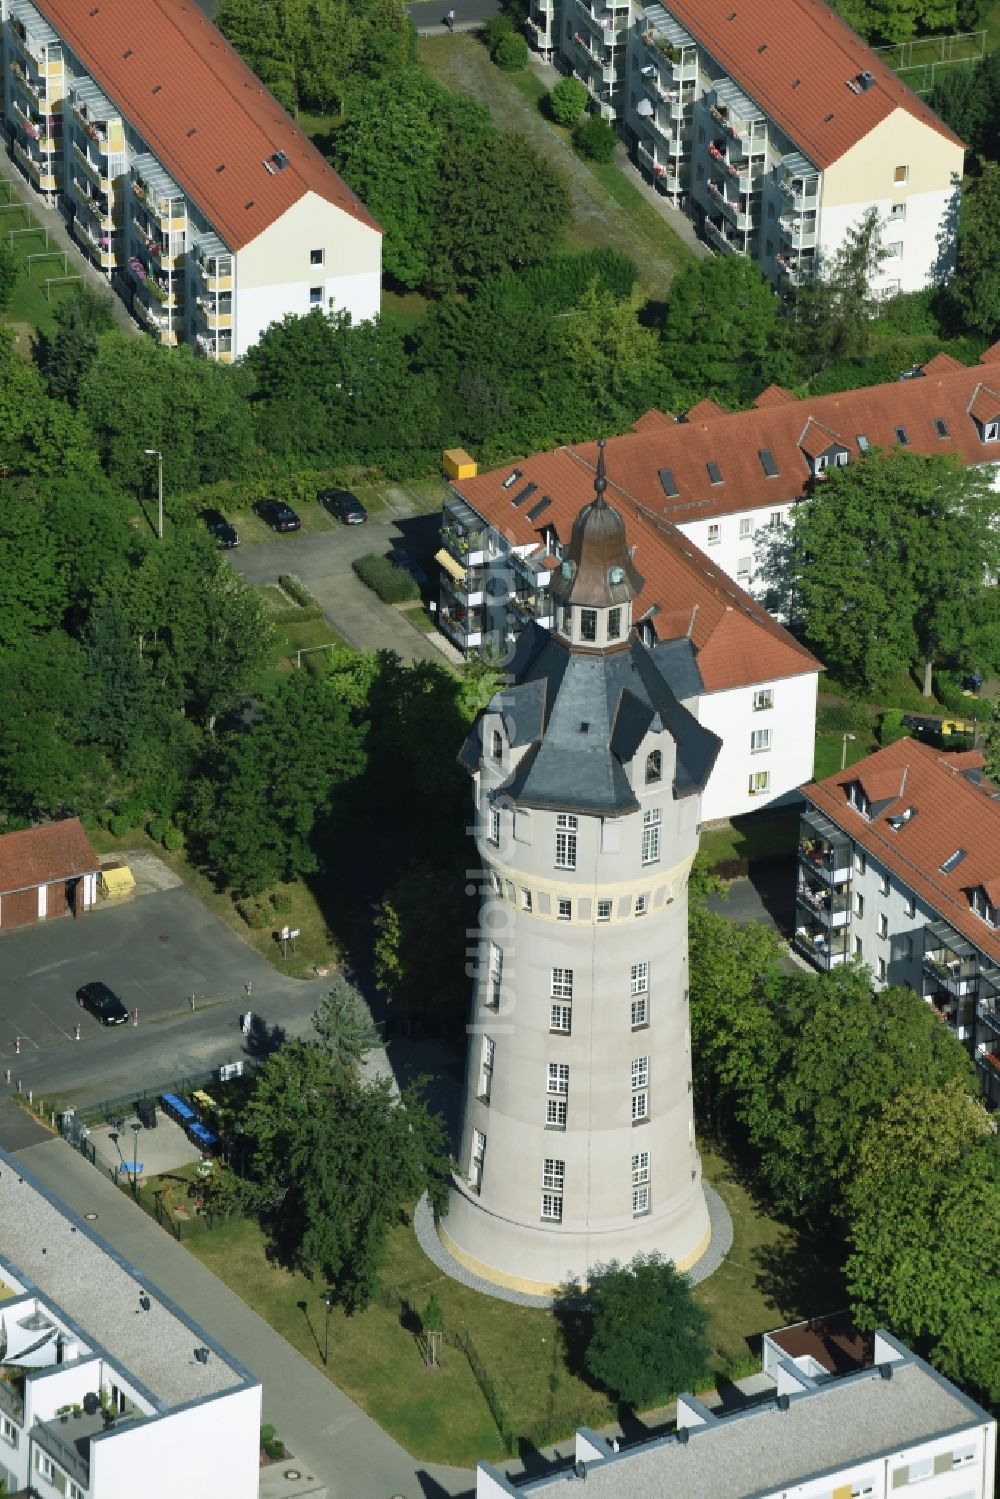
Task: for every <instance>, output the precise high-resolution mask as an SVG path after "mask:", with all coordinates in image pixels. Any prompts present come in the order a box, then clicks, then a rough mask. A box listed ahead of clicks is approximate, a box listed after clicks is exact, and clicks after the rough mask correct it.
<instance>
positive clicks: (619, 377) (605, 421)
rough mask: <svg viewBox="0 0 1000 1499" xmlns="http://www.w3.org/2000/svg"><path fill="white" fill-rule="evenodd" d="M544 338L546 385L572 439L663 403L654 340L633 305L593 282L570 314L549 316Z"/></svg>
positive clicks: (665, 390)
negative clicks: (547, 331)
mask: <svg viewBox="0 0 1000 1499" xmlns="http://www.w3.org/2000/svg"><path fill="white" fill-rule="evenodd" d="M546 342H547V346H548V356H547V359H546V366H547V369H548V371H549V372H550V373H549V380H548V384H549V385H550V389H551V391H552V393H553V394H555V396H556V405H557V407H558V409H559V411H560V418H561V420H562V422H563V423H564V424H565V426H564V430H566V429H569V432H570V433H571V434H572V435H573V436H575V437H577V438H578V439H582V438H584V437H585V436H589V435H591V434H592V433H593V431H594V430H595V428H597V429H598V430H603V431H620V430H621V429H622V428H623V427H627V426H628V425H629V424H630V423H631V422H633V421H635V419H636V417H637V416H639V415H641V413H642V412H643V411H647V410H648V409H649V408H650V407H651V406H657V405H661V404H663V405H667V404H669V399H668V398H669V393H670V389H671V388H669V387H668V386H667V382H666V379H665V373H664V368H663V362H662V359H661V354H660V341H659V339H658V338H657V336H656V334H655V333H654V331H653V330H652V329H651V328H644V327H642V326H641V324H640V323H639V320H638V315H637V308H636V306H635V304H634V303H632V302H627V301H621V300H620V299H618V298H617V297H616V296H615V295H614V293H613V292H610V291H607V290H604V289H602V288H600V287H598V286H597V284H596V282H595V283H593V284H591V286H589V287H588V288H587V290H586V291H585V292H584V294H583V296H582V297H581V298H580V300H579V302H578V304H577V305H576V307H574V308H573V310H572V311H571V312H570V313H567V314H566V315H565V316H562V317H555V318H553V319H552V321H551V323H550V325H549V334H548V338H547V340H546ZM665 398H667V399H665Z"/></svg>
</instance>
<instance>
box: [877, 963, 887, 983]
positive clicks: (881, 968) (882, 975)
mask: <svg viewBox="0 0 1000 1499" xmlns="http://www.w3.org/2000/svg"><path fill="white" fill-rule="evenodd" d="M887 973H888V968H887V966H886V961H885V958H879V960H878V981H879V983H880V984H884V983H885V980H886V974H887Z"/></svg>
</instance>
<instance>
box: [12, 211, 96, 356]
mask: <svg viewBox="0 0 1000 1499" xmlns="http://www.w3.org/2000/svg"><path fill="white" fill-rule="evenodd" d="M14 201H15V202H16V199H15V200H14ZM36 224H37V220H36V219H35V217H34V215H33V214H32V213H31V210H30V209H29V208H28V206H27V204H20V205H19V206H18V207H12V208H10V209H8V210H7V211H5V212H3V213H0V236H3V237H6V236H7V235H8V234H9V233H10V231H11V230H14V229H16V230H21V229H26V228H32V226H34V225H36ZM13 249H14V254H15V255H16V257H17V259H18V262H19V264H20V267H21V274H20V276H19V277H18V278H17V282H16V283H15V286H14V294H13V296H12V297H11V302H10V306H9V307H8V309H7V311H6V313H5V314H4V322H5V323H8V324H10V323H28V324H30V325H31V326H32V327H33V328H35V329H36V330H37V331H38V332H39V333H52V332H53V331H54V329H55V323H54V321H53V317H52V313H53V310H54V308H55V306H56V304H57V303H58V301H59V300H60V299H61V298H62V297H64V296H66V295H68V294H69V293H70V292H71V291H73V290H74V289H76V288H77V287H79V285H80V281H64V282H62V283H61V284H60V285H58V286H53V287H51V288H50V292H49V296H48V297H47V296H46V295H45V282H46V278H48V277H52V276H63V275H64V274H65V275H76V274H77V269H76V267H75V266H74V265H73V263H72V261H71V260H70V261H69V262H68V265H69V269H68V271H67V270H64V265H65V264H67V262H64V261H63V251H62V250H57V249H56V246H55V242H54V240H52V238H51V236H50V241H49V246H48V252H49V253H50V254H51V255H52V257H53V258H52V259H51V260H37V261H35V262H34V263H33V265H32V266H31V269H30V273H29V268H28V259H27V257H28V256H29V255H40V254H45V253H46V244H45V230H44V228H42V227H41V226H40V225H39V226H38V227H37V228H35V230H34V232H33V233H32V234H16V235H15V236H14V240H13ZM57 257H58V258H57ZM81 280H82V278H81Z"/></svg>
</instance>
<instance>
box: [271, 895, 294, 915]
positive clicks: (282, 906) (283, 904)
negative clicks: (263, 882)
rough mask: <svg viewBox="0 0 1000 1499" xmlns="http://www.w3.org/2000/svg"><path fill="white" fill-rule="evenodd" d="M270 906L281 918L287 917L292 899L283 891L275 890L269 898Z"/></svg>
mask: <svg viewBox="0 0 1000 1499" xmlns="http://www.w3.org/2000/svg"><path fill="white" fill-rule="evenodd" d="M271 905H272V906H273V907H274V909H275V910H276V911H277V912H278V913H279V915H281V916H287V915H288V913H289V911H290V910H291V909H292V897H291V896H290V895H286V894H285V892H284V891H283V890H275V892H274V894H273V895H272V896H271Z"/></svg>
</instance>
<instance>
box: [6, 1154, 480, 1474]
mask: <svg viewBox="0 0 1000 1499" xmlns="http://www.w3.org/2000/svg"><path fill="white" fill-rule="evenodd" d="M17 1155H18V1159H19V1160H21V1161H22V1162H23V1163H24V1165H25V1166H26V1167H27V1169H28V1170H29V1171H30V1172H31V1173H32V1175H33V1176H35V1177H36V1178H37V1179H38V1181H39V1182H40V1183H41V1185H42V1186H43V1187H45V1188H47V1189H48V1190H49V1191H50V1192H52V1193H53V1194H54V1195H55V1196H57V1197H59V1198H61V1200H62V1201H63V1202H65V1203H66V1204H67V1205H68V1206H69V1207H71V1208H72V1209H73V1210H74V1211H75V1212H77V1213H80V1214H84V1213H96V1214H97V1215H98V1217H97V1221H96V1223H95V1225H94V1227H95V1229H96V1231H97V1232H98V1233H100V1234H101V1235H102V1237H103V1238H105V1239H106V1240H107V1241H108V1243H109V1244H110V1245H111V1246H112V1247H113V1248H114V1249H116V1250H117V1251H118V1252H119V1253H120V1254H122V1255H124V1256H125V1258H126V1259H127V1260H129V1261H131V1263H132V1264H134V1265H136V1266H141V1267H142V1270H143V1273H144V1274H146V1275H148V1276H149V1277H150V1279H151V1280H153V1281H154V1282H155V1284H156V1285H157V1286H158V1287H159V1288H160V1290H162V1291H163V1292H164V1293H165V1294H166V1295H167V1296H168V1297H170V1298H171V1299H172V1300H173V1301H175V1302H176V1303H177V1305H178V1306H179V1307H181V1308H182V1310H183V1311H185V1312H186V1313H187V1314H188V1316H190V1317H191V1318H192V1319H193V1320H194V1321H195V1322H197V1323H198V1324H199V1325H200V1326H202V1327H204V1328H205V1331H206V1332H209V1333H210V1334H211V1335H212V1337H213V1338H216V1339H218V1341H219V1342H220V1343H221V1344H222V1346H223V1347H224V1348H226V1349H227V1350H228V1351H229V1352H230V1353H232V1354H233V1355H234V1356H235V1357H236V1358H237V1359H238V1360H239V1361H240V1362H241V1363H243V1364H244V1365H245V1366H246V1367H247V1368H248V1369H249V1370H251V1372H252V1373H253V1374H255V1375H256V1377H257V1378H258V1379H259V1380H260V1381H261V1383H262V1384H263V1396H264V1419H265V1420H266V1421H268V1422H270V1423H272V1424H273V1425H274V1426H275V1427H276V1428H277V1430H278V1433H279V1435H280V1436H281V1438H282V1440H283V1441H284V1442H285V1443H286V1444H287V1445H288V1447H289V1449H290V1450H291V1451H292V1452H293V1453H294V1454H295V1457H296V1459H297V1464H296V1465H297V1466H299V1467H301V1468H302V1469H304V1470H310V1471H311V1472H312V1473H313V1474H315V1476H316V1477H318V1478H320V1479H321V1480H322V1481H323V1482H324V1483H326V1484H327V1485H328V1486H329V1492H330V1495H331V1499H397V1496H398V1499H444V1496H446V1495H455V1496H457V1495H471V1494H472V1493H473V1491H474V1482H475V1481H474V1477H473V1474H472V1473H471V1472H470V1471H468V1470H466V1469H463V1468H443V1467H436V1466H431V1465H429V1464H425V1463H420V1462H419V1461H417V1460H416V1459H414V1458H412V1457H410V1455H409V1454H408V1453H407V1452H405V1451H404V1450H403V1448H402V1447H400V1446H399V1445H398V1443H396V1442H394V1441H393V1440H392V1438H391V1437H389V1436H387V1435H386V1433H385V1432H384V1431H383V1430H382V1428H381V1427H380V1426H377V1425H376V1423H375V1422H374V1421H372V1420H370V1418H369V1417H368V1416H366V1415H365V1414H364V1412H363V1411H362V1410H361V1409H360V1408H359V1407H358V1406H357V1405H355V1404H354V1402H353V1401H352V1400H349V1399H348V1397H347V1396H346V1395H345V1394H344V1393H343V1392H342V1391H341V1390H339V1389H338V1388H337V1386H336V1385H335V1384H333V1383H332V1382H331V1381H330V1380H329V1379H327V1378H326V1376H325V1375H323V1374H322V1373H321V1372H320V1371H319V1370H318V1369H315V1368H313V1366H312V1365H311V1364H310V1363H308V1362H307V1360H306V1359H304V1358H303V1357H302V1355H301V1354H299V1353H297V1352H296V1351H295V1349H294V1348H292V1346H291V1345H290V1344H289V1343H286V1342H285V1340H284V1338H282V1337H281V1336H280V1335H279V1334H278V1333H276V1332H275V1331H274V1330H273V1329H272V1328H270V1327H269V1326H268V1325H267V1323H266V1322H264V1321H263V1320H262V1319H261V1318H260V1317H258V1316H257V1314H256V1312H254V1311H252V1310H251V1309H250V1307H248V1306H247V1305H245V1303H244V1302H242V1301H241V1300H240V1299H239V1297H238V1296H236V1295H235V1294H234V1293H233V1292H232V1291H230V1290H229V1288H228V1287H227V1286H224V1285H223V1284H222V1282H221V1281H219V1280H217V1279H216V1277H215V1276H214V1275H213V1274H212V1273H211V1271H209V1270H207V1269H206V1268H205V1267H204V1266H203V1265H202V1264H201V1263H200V1262H199V1261H198V1260H197V1259H196V1258H195V1257H194V1255H192V1254H189V1253H188V1251H187V1250H186V1249H184V1248H183V1247H182V1246H181V1245H180V1244H178V1243H177V1241H176V1240H175V1239H173V1238H171V1236H170V1235H169V1234H167V1233H166V1232H165V1231H164V1230H163V1229H161V1228H159V1227H158V1226H157V1224H155V1223H154V1222H153V1220H152V1219H151V1218H148V1217H147V1216H146V1214H145V1213H144V1212H143V1211H142V1209H141V1208H138V1207H136V1206H135V1205H134V1204H133V1203H131V1202H130V1201H129V1199H128V1198H127V1197H126V1196H125V1195H124V1194H123V1193H122V1192H120V1191H119V1190H118V1189H117V1188H116V1187H114V1186H112V1184H111V1183H110V1182H109V1181H107V1180H106V1179H105V1178H104V1177H103V1176H102V1175H101V1173H100V1172H99V1171H95V1169H94V1168H93V1166H91V1165H89V1164H88V1163H87V1161H85V1160H84V1158H83V1156H82V1155H80V1154H79V1153H78V1152H77V1151H75V1150H74V1149H73V1148H72V1147H71V1146H69V1145H67V1144H65V1143H64V1142H63V1141H62V1140H56V1139H48V1140H46V1141H44V1142H42V1143H39V1144H33V1145H26V1146H24V1147H22V1148H21V1149H20V1150H19V1151H18V1152H17Z"/></svg>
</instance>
